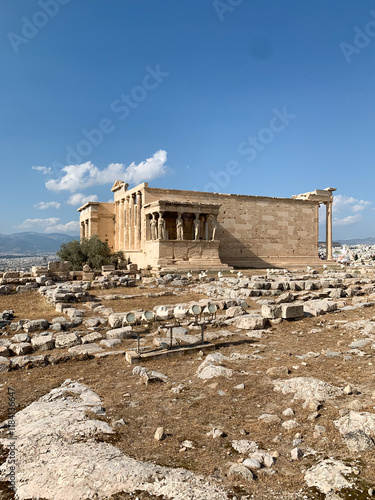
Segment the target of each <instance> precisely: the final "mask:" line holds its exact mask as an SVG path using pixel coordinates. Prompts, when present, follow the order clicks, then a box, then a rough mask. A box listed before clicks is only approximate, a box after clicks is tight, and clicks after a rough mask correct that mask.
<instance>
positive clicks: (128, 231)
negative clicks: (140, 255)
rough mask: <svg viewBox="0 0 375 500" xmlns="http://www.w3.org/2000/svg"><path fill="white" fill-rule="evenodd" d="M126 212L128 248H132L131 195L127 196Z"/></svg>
mask: <svg viewBox="0 0 375 500" xmlns="http://www.w3.org/2000/svg"><path fill="white" fill-rule="evenodd" d="M125 213H126V228H125V238H126V248H127V249H128V250H129V249H130V226H131V220H130V197H129V196H127V197H126V198H125Z"/></svg>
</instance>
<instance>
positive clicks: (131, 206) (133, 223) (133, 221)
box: [129, 194, 135, 249]
mask: <svg viewBox="0 0 375 500" xmlns="http://www.w3.org/2000/svg"><path fill="white" fill-rule="evenodd" d="M134 198H135V195H134V194H132V196H131V198H130V224H129V226H130V245H129V247H130V249H133V248H134V226H135V220H134V218H135V203H134V201H135V199H134Z"/></svg>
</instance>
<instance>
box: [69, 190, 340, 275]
mask: <svg viewBox="0 0 375 500" xmlns="http://www.w3.org/2000/svg"><path fill="white" fill-rule="evenodd" d="M333 191H335V189H334V188H326V189H322V190H320V189H316V190H315V191H312V192H309V193H304V194H300V195H297V196H292V198H270V197H263V196H245V195H234V194H218V193H204V192H199V191H181V190H175V189H160V188H151V187H149V186H148V183H143V184H140V185H138V186H136V187H134V188H132V189H128V184H126V183H125V182H123V181H116V182H115V184H114V185H113V187H112V192H113V193H114V201H113V203H99V202H88V203H86V204H85V205H83V206H82V207H80V208H79V209H78V211H79V212H80V225H81V238H84V237H86V238H88V237H90V236H93V235H98V236H99V238H100V239H101V240H103V241H107V242H108V244H109V246H110V247H111V249H112V250H113V251H119V250H121V251H123V252H124V254H125V256H126V258H127V259H128V261H129V262H132V263H134V264H137V265H138V267H140V268H146V267H149V268H150V267H151V268H153V269H159V270H160V269H161V270H174V269H176V270H188V269H223V268H225V267H226V266H233V267H270V266H285V267H287V266H290V265H293V264H295V265H299V264H313V263H316V262H317V261H318V238H319V205H321V204H324V205H326V246H327V259H328V260H331V259H332V203H333V194H332V193H333Z"/></svg>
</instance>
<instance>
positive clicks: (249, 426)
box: [0, 271, 375, 500]
mask: <svg viewBox="0 0 375 500" xmlns="http://www.w3.org/2000/svg"><path fill="white" fill-rule="evenodd" d="M258 274H259V271H258ZM145 291H151V290H142V291H141V290H140V289H137V288H133V289H129V290H128V292H124V290H123V289H121V293H129V294H137V293H140V292H142V293H143V292H145ZM154 291H155V290H154ZM110 293H119V290H100V291H96V292H95V294H96V295H103V294H105V295H106V294H110ZM198 298H202V296H196V295H195V294H194V293H193V294H191V293H189V296H186V297H185V296H183V295H179V296H178V297H163V298H156V299H148V300H147V303H145V301H144V299H142V298H135V299H126V300H124V299H117V300H114V301H109V302H111V303H110V304H108V305H109V306H110V307H112V308H113V309H114V310H115V311H116V310H121V311H126V310H134V308H138V307H139V308H140V307H143V308H152V307H153V306H154V305H158V304H163V303H165V304H171V303H178V302H183V301H185V300H194V299H198ZM106 305H107V304H106ZM10 308H11V309H14V310H15V316H16V320H17V319H21V318H29V319H36V318H41V317H43V318H45V319H51V318H53V317H55V316H57V313H56V312H55V311H54V308H52V307H50V306H49V305H47V304H46V303H45V301H44V299H43V298H42V297H41V296H40V295H39V294H38V293H36V292H30V293H25V294H19V295H14V296H5V297H0V311H2V310H4V309H10ZM374 315H375V308H374V307H368V308H364V309H357V310H355V311H347V312H339V313H338V312H335V313H329V314H326V315H325V316H321V317H317V318H304V319H302V320H299V321H290V322H288V321H283V322H282V323H281V324H278V325H274V326H272V327H271V328H269V329H268V330H267V332H266V333H265V334H264V336H263V337H262V338H260V339H251V338H247V337H246V336H244V335H243V334H242V335H238V336H236V337H234V338H232V337H231V342H232V345H231V344H229V343H228V345H227V346H224V347H221V348H220V352H221V353H222V354H223V355H225V356H229V355H230V354H231V353H241V354H257V355H259V356H260V357H261V359H251V360H249V359H246V360H238V361H235V362H229V363H227V362H224V366H228V367H230V368H232V369H233V370H234V374H233V377H232V378H230V379H227V378H224V377H220V378H216V379H212V380H209V381H207V382H205V381H203V380H200V379H199V378H197V376H196V370H197V368H198V366H199V365H200V363H201V362H202V360H203V359H204V357H205V355H204V354H203V355H202V353H198V352H197V353H196V354H193V355H189V356H185V357H171V358H164V359H159V360H154V361H148V362H147V365H146V364H143V365H142V366H146V367H147V368H148V369H153V370H157V371H159V372H161V373H163V374H165V375H166V376H167V377H168V379H169V381H168V382H166V383H154V384H150V385H148V386H146V385H145V384H144V383H143V382H142V380H141V378H140V377H139V376H135V375H132V370H133V366H130V365H128V364H127V363H126V361H125V359H124V357H117V356H116V357H113V358H105V359H102V360H97V359H91V360H86V361H69V362H66V363H60V364H58V365H53V366H52V365H49V366H46V367H44V368H33V369H30V370H27V369H22V370H17V371H12V372H9V373H3V374H1V379H0V421H3V420H5V419H6V418H7V417H8V415H7V390H8V387H12V388H13V389H14V390H15V394H16V404H17V410H21V409H23V408H25V407H26V406H27V405H29V404H31V403H32V402H33V401H34V400H35V399H37V398H39V397H40V396H42V395H44V394H46V393H47V392H49V391H50V390H51V389H53V388H55V387H58V386H60V385H61V384H62V383H63V382H64V380H66V379H68V378H70V379H72V380H76V381H79V382H82V383H84V384H87V385H88V386H89V387H90V388H91V389H93V390H94V391H95V392H96V393H97V394H98V395H99V396H100V397H101V398H102V401H103V406H104V407H105V409H106V414H105V416H103V417H101V418H103V419H104V420H106V421H107V422H109V423H110V424H113V423H114V422H115V421H117V420H119V419H124V421H125V425H123V426H120V427H116V434H115V436H114V437H113V436H111V437H110V438H109V439H108V442H111V443H113V444H114V445H115V446H117V447H118V448H120V449H121V450H122V451H123V452H124V453H125V454H127V455H129V456H131V457H133V458H135V459H138V460H143V461H149V462H153V463H157V464H160V465H165V466H170V467H184V468H186V469H189V470H192V471H194V472H196V473H199V474H201V475H204V476H212V477H214V478H215V479H216V480H217V481H219V482H221V483H222V484H223V485H224V486H225V487H227V488H228V490H230V491H232V492H233V493H234V494H235V495H236V496H237V498H240V497H241V495H246V496H247V498H256V499H271V498H278V499H284V498H285V499H286V498H309V499H310V498H311V499H323V498H325V497H324V495H321V494H319V493H317V491H314V490H312V489H309V488H307V487H306V485H305V483H304V480H303V472H304V471H305V470H306V469H307V468H308V467H309V466H311V465H313V464H315V463H317V462H318V461H319V459H322V458H327V457H335V458H339V459H344V460H347V461H348V463H350V464H352V465H355V464H356V465H357V466H358V468H359V469H360V482H361V484H362V487H361V488H360V490H361V492H358V491H356V492H355V491H352V492H350V491H348V492H347V494H346V496H340V498H348V499H349V498H350V499H361V498H368V496H367V490H368V488H369V487H374V488H375V456H374V453H373V452H372V451H368V452H361V454H358V453H353V452H350V451H349V450H348V448H347V447H346V445H345V444H344V442H343V440H342V437H341V435H340V434H339V432H338V430H337V429H336V427H335V426H334V424H333V422H332V421H333V420H335V419H337V418H338V417H339V410H340V409H341V408H345V407H347V406H348V405H350V404H351V403H352V402H353V401H354V400H357V401H359V403H358V404H362V407H361V410H360V411H369V412H374V408H375V399H371V398H366V399H363V398H362V395H361V394H365V393H366V394H368V393H369V392H372V393H374V389H375V370H374V366H375V365H374V364H373V363H374V357H373V355H372V354H371V353H368V354H366V356H358V357H357V356H353V357H352V359H351V360H347V361H345V360H344V359H343V356H338V357H327V356H325V354H324V350H330V351H336V352H337V351H339V352H342V353H343V352H345V351H347V349H348V348H347V345H348V344H349V343H350V342H352V341H353V340H357V339H358V338H360V336H359V335H358V333H357V332H355V331H348V330H347V329H345V328H344V327H343V322H344V321H355V320H358V319H375V317H374ZM312 330H313V333H312V332H311V331H312ZM233 341H242V343H239V344H238V345H233ZM133 342H134V341H133ZM309 351H314V352H317V351H318V352H322V351H323V353H322V354H320V356H319V357H317V358H309V359H305V360H303V361H301V360H300V359H298V358H297V357H296V355H302V354H305V353H307V352H309ZM367 352H369V351H367ZM372 352H374V351H372ZM279 366H280V367H281V366H283V367H287V368H288V369H289V370H290V374H289V375H288V376H287V377H289V378H290V377H299V376H303V377H315V378H318V379H320V380H323V381H326V382H330V383H332V384H334V385H337V386H340V387H345V386H346V385H347V384H351V385H352V386H353V387H354V388H357V389H358V390H359V392H360V394H353V395H349V396H348V395H345V396H340V397H338V398H336V399H335V400H332V401H327V402H325V403H323V407H322V408H321V409H320V410H319V415H318V416H317V417H316V418H314V419H312V420H309V419H308V418H307V417H308V416H309V414H310V413H311V410H308V409H303V408H302V402H301V401H297V402H295V401H294V402H292V401H291V400H292V397H293V396H292V395H283V394H281V393H279V392H275V391H274V389H273V385H272V377H270V376H268V375H266V370H267V369H269V368H271V367H279ZM273 378H276V377H273ZM283 378H284V377H283ZM179 384H183V386H184V389H183V390H182V391H181V392H179V393H177V394H176V393H174V392H172V391H171V388H173V387H176V386H177V385H179ZM238 384H244V389H242V390H239V389H235V387H236V386H237V385H238ZM362 401H365V403H364V405H363V403H362ZM289 407H291V408H293V410H294V411H295V416H294V417H288V418H295V420H297V422H299V423H300V424H301V425H300V427H298V428H296V429H293V430H291V431H287V430H285V429H284V428H283V427H282V426H281V425H280V424H273V425H267V424H264V423H262V422H261V421H259V420H258V417H259V416H260V415H262V414H264V413H269V414H276V415H278V416H281V417H282V411H283V410H285V409H286V408H289ZM288 418H285V417H284V420H287V419H288ZM317 424H318V425H321V426H325V427H326V429H327V432H326V433H325V434H322V435H320V436H318V437H317V436H315V437H314V428H315V425H317ZM158 427H163V428H164V430H165V433H166V437H165V439H163V440H162V441H160V442H159V441H156V440H155V439H154V433H155V430H156V429H157V428H158ZM213 427H216V428H219V429H221V430H223V431H224V433H225V436H224V437H220V438H216V439H213V438H212V436H208V435H207V433H208V432H209V431H210V430H212V428H213ZM297 432H298V433H300V434H301V435H302V443H301V445H300V447H301V449H302V450H304V451H305V456H304V457H303V458H302V460H300V461H296V462H293V461H291V459H290V451H291V449H292V448H294V445H293V444H292V441H293V439H294V438H295V434H296V433H297ZM240 439H249V440H254V441H256V442H257V444H258V446H259V448H262V449H264V450H268V451H269V452H272V451H277V452H278V453H279V457H278V458H277V460H276V463H275V465H274V467H273V469H274V470H275V471H276V472H275V474H273V475H270V474H268V473H267V469H261V470H259V472H258V473H257V478H256V479H255V480H254V481H251V482H246V481H245V480H236V479H233V478H232V477H230V476H228V469H229V466H230V464H231V463H235V462H238V461H239V460H241V455H239V454H238V453H237V452H236V451H235V450H234V449H233V448H232V446H231V442H232V440H240ZM185 440H189V441H192V443H193V446H194V448H192V449H189V448H187V449H186V448H182V447H181V443H182V442H183V441H185ZM3 456H4V451H3ZM242 458H243V456H242ZM341 495H342V494H341ZM135 496H136V495H135V494H134V495H125V494H119V495H117V496H115V497H113V498H116V499H118V500H119V499H126V498H129V499H130V498H133V499H134V498H135ZM138 497H139V499H146V498H154V497H149V496H147V495H146V494H144V493H139V494H138ZM0 498H4V499H5V498H13V496H12V493H11V492H10V491H9V490H8V489H7V487H6V485H5V484H2V485H0Z"/></svg>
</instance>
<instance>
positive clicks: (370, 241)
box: [337, 237, 375, 245]
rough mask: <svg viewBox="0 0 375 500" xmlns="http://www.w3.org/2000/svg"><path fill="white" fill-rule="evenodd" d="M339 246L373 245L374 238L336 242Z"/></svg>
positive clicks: (374, 243)
mask: <svg viewBox="0 0 375 500" xmlns="http://www.w3.org/2000/svg"><path fill="white" fill-rule="evenodd" d="M337 242H338V243H341V245H375V238H373V237H369V238H362V239H361V238H353V239H352V240H337Z"/></svg>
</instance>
